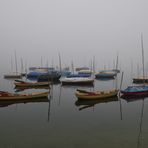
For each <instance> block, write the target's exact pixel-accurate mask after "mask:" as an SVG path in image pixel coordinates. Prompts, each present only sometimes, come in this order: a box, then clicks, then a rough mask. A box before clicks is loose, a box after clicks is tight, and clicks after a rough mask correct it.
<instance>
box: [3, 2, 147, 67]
mask: <svg viewBox="0 0 148 148" xmlns="http://www.w3.org/2000/svg"><path fill="white" fill-rule="evenodd" d="M147 15H148V1H147V0H0V51H1V54H0V63H1V64H0V67H1V68H2V67H4V65H5V66H6V64H7V65H8V66H10V61H11V60H10V59H11V58H14V51H16V53H17V58H18V59H17V60H18V62H19V60H20V58H23V60H24V61H27V65H28V66H38V65H39V66H40V64H41V57H42V61H43V64H44V65H45V64H46V63H47V62H48V63H49V65H51V63H52V61H53V63H54V64H55V65H56V64H57V63H58V53H60V55H61V58H62V65H70V62H71V61H73V62H74V65H77V66H78V65H80V66H82V65H87V64H89V63H90V60H91V59H92V57H93V56H95V59H96V64H97V67H103V66H104V65H105V64H106V65H109V66H111V65H112V64H113V60H115V58H116V55H117V53H119V60H120V63H122V64H124V62H126V65H127V63H128V62H130V60H133V61H134V62H135V59H136V58H138V60H139V59H140V58H141V43H140V34H141V32H142V33H143V36H144V49H145V55H147V54H148V51H147V49H148V16H147ZM146 57H147V56H145V59H146ZM3 63H5V64H3ZM135 63H136V62H135ZM129 64H130V63H129ZM136 64H137V63H136ZM8 66H7V67H8Z"/></svg>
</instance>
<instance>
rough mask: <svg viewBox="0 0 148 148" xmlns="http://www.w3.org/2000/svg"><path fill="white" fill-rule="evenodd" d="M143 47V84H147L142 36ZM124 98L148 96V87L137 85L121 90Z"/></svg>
mask: <svg viewBox="0 0 148 148" xmlns="http://www.w3.org/2000/svg"><path fill="white" fill-rule="evenodd" d="M141 45H142V65H143V83H145V72H144V49H143V36H142V34H141ZM121 93H122V97H129V96H146V95H147V96H148V85H145V84H144V85H135V86H128V87H127V88H126V89H125V90H121Z"/></svg>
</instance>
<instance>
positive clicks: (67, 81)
mask: <svg viewBox="0 0 148 148" xmlns="http://www.w3.org/2000/svg"><path fill="white" fill-rule="evenodd" d="M60 82H61V83H62V85H93V83H94V79H93V78H91V77H74V78H67V77H65V78H61V79H60Z"/></svg>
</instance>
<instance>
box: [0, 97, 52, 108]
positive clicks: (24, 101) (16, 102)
mask: <svg viewBox="0 0 148 148" xmlns="http://www.w3.org/2000/svg"><path fill="white" fill-rule="evenodd" d="M41 102H49V100H48V98H47V97H45V98H36V99H30V100H25V99H24V100H9V101H0V107H8V106H9V105H13V104H20V103H24V104H26V103H41Z"/></svg>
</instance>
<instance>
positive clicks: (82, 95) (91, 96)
mask: <svg viewBox="0 0 148 148" xmlns="http://www.w3.org/2000/svg"><path fill="white" fill-rule="evenodd" d="M117 94H118V90H111V91H100V92H83V91H82V92H81V91H76V93H75V95H76V97H77V98H78V99H79V100H80V99H82V100H95V99H103V98H112V97H116V96H117Z"/></svg>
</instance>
